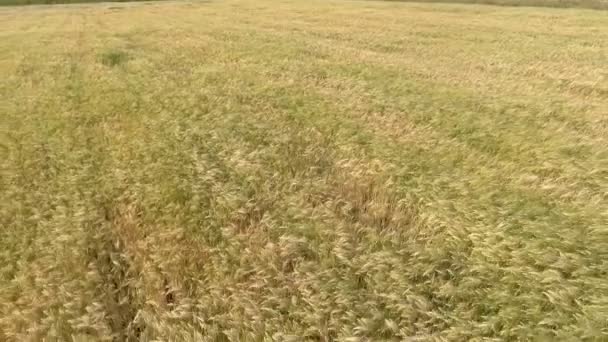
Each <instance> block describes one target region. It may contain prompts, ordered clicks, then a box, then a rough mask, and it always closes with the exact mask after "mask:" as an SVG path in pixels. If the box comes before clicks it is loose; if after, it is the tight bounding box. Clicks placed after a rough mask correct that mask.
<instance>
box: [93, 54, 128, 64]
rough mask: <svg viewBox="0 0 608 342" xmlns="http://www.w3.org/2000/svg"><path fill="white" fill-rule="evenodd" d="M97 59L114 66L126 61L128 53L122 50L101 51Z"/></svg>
mask: <svg viewBox="0 0 608 342" xmlns="http://www.w3.org/2000/svg"><path fill="white" fill-rule="evenodd" d="M99 59H100V61H101V64H103V65H105V66H108V67H115V66H118V65H120V64H123V63H125V62H126V61H128V59H129V55H128V54H127V53H126V52H124V51H120V50H110V51H106V52H104V53H102V54H101V55H100V56H99Z"/></svg>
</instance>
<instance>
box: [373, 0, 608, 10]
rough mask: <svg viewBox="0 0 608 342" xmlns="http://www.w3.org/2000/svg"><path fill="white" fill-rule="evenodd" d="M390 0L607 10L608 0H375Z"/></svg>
mask: <svg viewBox="0 0 608 342" xmlns="http://www.w3.org/2000/svg"><path fill="white" fill-rule="evenodd" d="M376 1H391V2H417V3H453V4H474V5H495V6H513V7H552V8H585V9H595V10H608V0H580V1H577V0H565V1H564V0H376Z"/></svg>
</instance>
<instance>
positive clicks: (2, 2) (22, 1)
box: [0, 0, 162, 6]
mask: <svg viewBox="0 0 608 342" xmlns="http://www.w3.org/2000/svg"><path fill="white" fill-rule="evenodd" d="M148 1H162V0H0V6H27V5H62V4H86V3H100V2H122V3H126V2H148Z"/></svg>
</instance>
